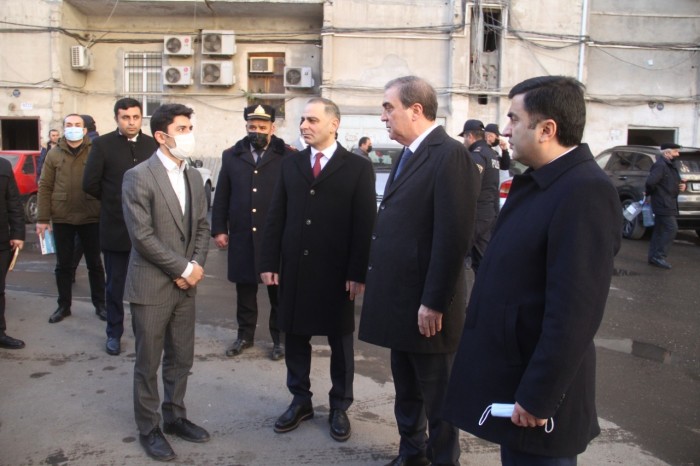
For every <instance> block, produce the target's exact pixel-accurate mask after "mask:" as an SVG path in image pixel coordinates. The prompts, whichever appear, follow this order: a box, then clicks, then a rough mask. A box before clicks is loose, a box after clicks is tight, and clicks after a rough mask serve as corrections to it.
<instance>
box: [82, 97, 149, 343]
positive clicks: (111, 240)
mask: <svg viewBox="0 0 700 466" xmlns="http://www.w3.org/2000/svg"><path fill="white" fill-rule="evenodd" d="M114 119H115V120H116V122H117V129H116V130H115V131H112V132H111V133H107V134H105V135H103V136H99V137H97V138H95V139H94V140H93V142H92V149H91V150H90V154H89V155H88V159H87V163H86V165H85V173H84V174H83V191H85V192H86V193H88V194H90V195H92V196H94V197H96V198H97V199H100V201H101V203H102V206H101V210H100V249H101V250H102V255H103V256H104V261H105V271H106V273H107V281H106V283H105V289H106V290H105V291H106V298H107V299H106V301H107V303H106V304H107V343H106V345H105V349H106V351H107V353H108V354H111V355H113V356H116V355H118V354H119V353H120V352H121V337H122V334H123V333H124V302H123V301H124V284H125V281H126V271H127V269H128V266H129V252H130V251H131V241H130V240H129V232H128V231H127V229H126V224H125V223H124V213H123V211H122V181H123V179H124V173H126V171H127V170H129V169H130V168H133V167H135V166H136V165H137V164H139V163H141V162H143V161H144V160H146V159H148V158H149V157H150V156H151V155H153V153H154V152H155V151H156V149H157V148H158V144H156V142H155V140H154V139H153V138H152V137H150V136H148V135H146V134H143V133H142V132H141V121H142V109H141V103H140V102H139V101H138V100H135V99H131V98H128V97H126V98H123V99H119V100H118V101H117V102H116V103H115V104H114Z"/></svg>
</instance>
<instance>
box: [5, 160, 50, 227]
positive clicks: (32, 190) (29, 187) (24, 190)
mask: <svg viewBox="0 0 700 466" xmlns="http://www.w3.org/2000/svg"><path fill="white" fill-rule="evenodd" d="M39 154H40V152H39V151H37V150H3V151H0V157H2V158H3V159H6V160H8V161H9V162H10V163H11V164H12V171H13V172H14V174H15V180H17V187H18V188H19V194H20V197H21V198H22V205H23V206H24V216H25V217H26V219H27V222H28V223H35V222H36V215H37V198H36V194H37V191H38V190H39V186H38V185H37V182H36V167H37V163H38V162H39Z"/></svg>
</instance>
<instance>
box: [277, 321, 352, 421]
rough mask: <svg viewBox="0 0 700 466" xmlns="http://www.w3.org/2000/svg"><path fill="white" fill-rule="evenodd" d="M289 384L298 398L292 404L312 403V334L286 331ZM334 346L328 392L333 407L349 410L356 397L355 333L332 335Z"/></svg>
mask: <svg viewBox="0 0 700 466" xmlns="http://www.w3.org/2000/svg"><path fill="white" fill-rule="evenodd" d="M285 341H286V351H285V354H284V360H285V363H286V364H287V388H289V391H290V392H291V393H292V395H293V396H294V398H293V399H292V404H297V405H309V406H310V405H311V397H312V396H313V393H312V392H311V379H310V377H309V374H310V373H311V336H310V335H293V334H289V333H287V334H285ZM328 344H329V345H330V347H331V384H332V387H331V390H330V392H328V398H329V405H330V408H331V409H341V410H343V411H346V410H347V409H348V408H349V407H350V405H351V404H352V401H353V393H352V383H353V379H354V377H355V359H354V353H353V334H352V333H348V334H347V335H329V336H328Z"/></svg>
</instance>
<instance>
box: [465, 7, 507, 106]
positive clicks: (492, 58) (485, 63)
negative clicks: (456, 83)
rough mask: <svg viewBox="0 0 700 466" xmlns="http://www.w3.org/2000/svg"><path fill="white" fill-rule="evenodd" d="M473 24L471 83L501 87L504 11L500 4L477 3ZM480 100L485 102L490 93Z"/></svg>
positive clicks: (482, 86)
mask: <svg viewBox="0 0 700 466" xmlns="http://www.w3.org/2000/svg"><path fill="white" fill-rule="evenodd" d="M470 26H471V37H470V39H471V50H470V54H471V55H470V62H471V74H470V84H471V85H472V87H473V88H474V89H498V83H499V79H500V78H499V75H500V61H501V54H500V49H501V37H502V35H503V11H502V10H501V9H500V8H498V7H488V6H484V5H481V4H475V5H474V6H473V8H472V11H471V23H470ZM478 103H479V104H481V105H486V104H487V103H488V97H487V96H486V95H480V96H479V102H478Z"/></svg>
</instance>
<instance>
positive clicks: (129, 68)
mask: <svg viewBox="0 0 700 466" xmlns="http://www.w3.org/2000/svg"><path fill="white" fill-rule="evenodd" d="M162 65H163V55H162V54H161V53H160V52H156V53H143V52H131V53H126V54H124V93H125V94H127V96H128V97H131V98H133V99H136V100H138V101H139V102H141V105H143V114H144V116H151V115H153V112H154V111H155V109H156V108H157V107H158V106H159V105H160V104H161V100H162V92H163V79H162V76H161V75H162Z"/></svg>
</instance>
